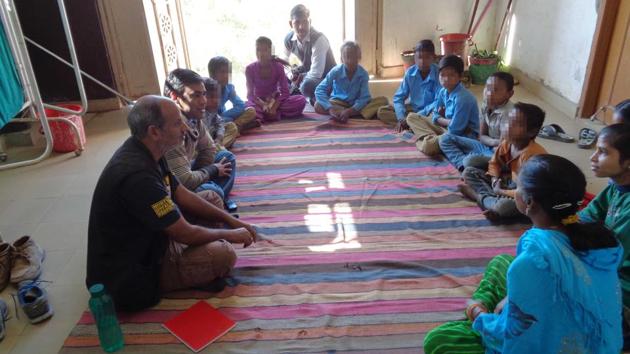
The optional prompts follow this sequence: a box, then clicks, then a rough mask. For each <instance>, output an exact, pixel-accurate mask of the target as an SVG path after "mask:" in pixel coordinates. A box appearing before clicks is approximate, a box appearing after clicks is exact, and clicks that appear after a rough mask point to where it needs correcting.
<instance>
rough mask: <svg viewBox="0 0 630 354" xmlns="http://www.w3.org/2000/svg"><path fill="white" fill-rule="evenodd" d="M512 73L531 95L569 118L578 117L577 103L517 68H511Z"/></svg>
mask: <svg viewBox="0 0 630 354" xmlns="http://www.w3.org/2000/svg"><path fill="white" fill-rule="evenodd" d="M510 72H511V73H512V75H514V77H515V78H517V79H518V81H520V84H521V85H523V87H525V88H526V89H527V90H528V91H530V92H531V93H533V94H535V95H537V96H538V97H540V98H542V99H543V100H544V101H545V102H547V103H549V104H550V105H552V106H554V107H555V108H556V109H558V110H559V111H560V112H562V113H563V114H565V115H567V116H568V117H571V118H575V117H576V116H577V108H578V105H577V103H574V102H572V101H570V100H568V99H567V98H565V97H563V96H562V95H560V94H559V93H557V92H556V91H554V90H553V89H551V88H549V87H547V86H545V85H544V84H543V83H541V82H540V81H539V80H538V79H535V78H532V77H530V76H528V75H527V74H525V73H524V72H522V71H521V70H519V69H517V68H514V67H513V68H510Z"/></svg>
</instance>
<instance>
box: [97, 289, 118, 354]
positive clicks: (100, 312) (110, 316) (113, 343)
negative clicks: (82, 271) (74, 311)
mask: <svg viewBox="0 0 630 354" xmlns="http://www.w3.org/2000/svg"><path fill="white" fill-rule="evenodd" d="M90 295H91V297H90V311H91V312H92V316H94V321H95V322H96V328H97V329H98V340H99V341H100V342H101V347H102V348H103V350H104V351H106V352H108V353H112V352H115V351H117V350H120V349H122V347H123V346H124V345H125V342H124V340H123V335H122V331H121V330H120V325H119V324H118V318H117V317H116V310H115V309H114V301H112V297H111V296H109V295H108V294H107V293H106V292H105V286H103V284H94V285H92V286H91V287H90Z"/></svg>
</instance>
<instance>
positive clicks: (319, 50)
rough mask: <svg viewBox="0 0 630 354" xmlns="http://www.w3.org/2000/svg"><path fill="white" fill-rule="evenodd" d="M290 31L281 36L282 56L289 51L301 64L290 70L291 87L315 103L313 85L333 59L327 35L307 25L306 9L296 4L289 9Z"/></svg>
mask: <svg viewBox="0 0 630 354" xmlns="http://www.w3.org/2000/svg"><path fill="white" fill-rule="evenodd" d="M289 26H291V32H289V33H288V34H287V36H286V37H285V38H284V49H285V50H284V57H285V60H287V61H288V60H289V56H290V55H291V53H293V54H294V55H295V56H296V57H297V58H298V59H299V60H300V61H301V63H302V65H300V66H297V67H293V69H292V70H291V75H290V78H291V83H292V84H291V87H292V91H293V89H294V88H299V90H300V92H301V93H302V95H304V96H305V97H306V98H308V99H309V101H310V103H311V105H313V104H314V103H315V88H316V87H317V85H318V84H319V83H320V82H321V81H322V79H323V78H324V77H325V76H326V74H328V72H329V71H330V69H332V68H333V67H334V66H335V65H336V63H335V57H334V56H333V53H332V50H331V49H330V43H329V42H328V38H326V36H325V35H324V34H323V33H321V32H318V31H316V30H315V29H314V28H312V27H311V18H310V11H309V10H308V9H307V8H306V6H304V5H302V4H300V5H296V6H295V7H293V9H291V19H290V20H289Z"/></svg>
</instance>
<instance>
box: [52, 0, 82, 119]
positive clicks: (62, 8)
mask: <svg viewBox="0 0 630 354" xmlns="http://www.w3.org/2000/svg"><path fill="white" fill-rule="evenodd" d="M57 5H58V6H59V13H60V15H61V23H62V24H63V31H64V33H65V34H66V41H67V43H68V49H69V51H70V59H71V60H72V64H74V65H73V67H72V69H73V70H74V77H75V79H76V80H77V86H78V88H79V96H80V97H81V109H80V110H78V111H75V110H72V109H67V108H63V107H57V106H52V107H50V106H49V108H52V109H56V110H58V111H61V112H66V113H70V114H76V115H80V116H82V115H84V114H85V112H87V104H88V103H87V95H86V94H85V87H84V86H83V78H82V77H81V69H79V59H78V58H77V51H76V50H75V48H74V40H73V39H72V30H71V29H70V21H68V13H67V12H66V4H65V3H64V0H57Z"/></svg>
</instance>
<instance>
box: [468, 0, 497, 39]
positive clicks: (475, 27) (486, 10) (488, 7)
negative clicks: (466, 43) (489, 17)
mask: <svg viewBox="0 0 630 354" xmlns="http://www.w3.org/2000/svg"><path fill="white" fill-rule="evenodd" d="M493 1H494V0H488V2H487V3H486V6H484V8H483V10H482V11H481V15H479V20H478V21H477V23H475V26H473V29H472V32H470V33H469V35H470V37H471V38H472V36H474V35H475V32H477V29H478V28H479V25H480V24H481V21H483V18H484V17H486V14H487V13H488V10H490V5H492V2H493Z"/></svg>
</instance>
